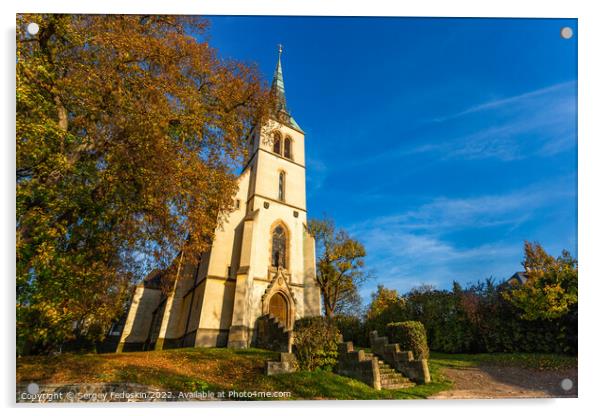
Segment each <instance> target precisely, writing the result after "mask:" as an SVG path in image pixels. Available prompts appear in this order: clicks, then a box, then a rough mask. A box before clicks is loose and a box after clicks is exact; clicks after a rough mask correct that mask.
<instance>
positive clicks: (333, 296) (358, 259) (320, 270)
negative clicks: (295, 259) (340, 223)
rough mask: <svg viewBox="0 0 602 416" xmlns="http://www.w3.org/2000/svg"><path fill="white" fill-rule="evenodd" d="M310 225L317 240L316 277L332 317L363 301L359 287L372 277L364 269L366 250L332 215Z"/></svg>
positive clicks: (327, 314) (329, 315)
mask: <svg viewBox="0 0 602 416" xmlns="http://www.w3.org/2000/svg"><path fill="white" fill-rule="evenodd" d="M308 229H309V233H310V234H311V235H312V236H313V237H314V238H315V240H316V252H317V257H318V258H317V262H316V263H317V264H316V269H317V271H316V274H317V275H316V280H317V283H318V285H319V287H320V292H321V294H322V301H323V303H324V313H325V315H326V316H328V317H330V318H332V317H334V315H335V314H336V313H342V312H345V311H348V310H349V309H350V308H349V306H350V305H351V306H356V305H358V303H360V302H359V294H358V291H357V289H358V287H359V286H360V285H361V284H363V283H364V282H365V280H366V279H367V278H368V273H367V272H366V270H365V269H364V257H365V256H366V250H365V249H364V246H363V245H362V244H361V243H360V242H359V241H357V240H354V239H353V238H351V237H350V236H349V234H348V233H347V232H346V231H345V230H342V229H337V228H336V227H335V224H334V222H333V221H332V220H330V219H322V220H317V219H312V220H310V221H309V223H308Z"/></svg>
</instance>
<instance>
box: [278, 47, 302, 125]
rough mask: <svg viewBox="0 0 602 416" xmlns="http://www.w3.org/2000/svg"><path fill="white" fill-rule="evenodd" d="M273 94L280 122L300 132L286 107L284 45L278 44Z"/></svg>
mask: <svg viewBox="0 0 602 416" xmlns="http://www.w3.org/2000/svg"><path fill="white" fill-rule="evenodd" d="M272 94H274V95H275V98H276V117H277V118H278V120H279V121H280V122H283V123H284V124H287V125H289V126H290V127H292V128H294V129H295V130H298V131H300V132H301V133H303V130H301V127H299V125H298V124H297V122H296V121H295V119H294V118H293V117H292V116H291V115H290V113H289V111H288V108H287V107H286V96H285V94H284V77H283V76H282V45H281V44H278V63H277V64H276V70H275V71H274V79H273V80H272Z"/></svg>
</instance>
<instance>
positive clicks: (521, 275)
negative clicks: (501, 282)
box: [507, 272, 529, 285]
mask: <svg viewBox="0 0 602 416" xmlns="http://www.w3.org/2000/svg"><path fill="white" fill-rule="evenodd" d="M527 280H529V276H527V273H525V272H516V273H514V274H513V275H512V276H510V278H509V279H508V280H507V283H512V282H513V281H516V282H517V283H519V284H521V285H524V284H525V283H527Z"/></svg>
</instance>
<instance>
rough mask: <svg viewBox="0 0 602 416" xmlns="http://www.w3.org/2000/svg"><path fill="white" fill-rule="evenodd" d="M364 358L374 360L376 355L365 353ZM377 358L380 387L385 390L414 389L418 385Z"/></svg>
mask: <svg viewBox="0 0 602 416" xmlns="http://www.w3.org/2000/svg"><path fill="white" fill-rule="evenodd" d="M364 357H366V358H369V359H372V358H374V354H373V353H370V352H364ZM376 358H377V362H378V373H379V374H380V386H381V388H383V389H387V390H393V389H405V388H408V387H413V386H415V385H416V384H415V383H413V382H412V381H411V380H410V379H409V378H407V377H404V376H403V374H401V373H399V372H397V371H395V369H394V368H392V367H391V366H390V365H389V364H387V363H386V362H384V361H383V360H381V359H380V358H378V357H376Z"/></svg>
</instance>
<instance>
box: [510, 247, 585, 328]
mask: <svg viewBox="0 0 602 416" xmlns="http://www.w3.org/2000/svg"><path fill="white" fill-rule="evenodd" d="M524 247H525V248H524V249H525V259H524V261H523V266H524V268H525V273H526V274H527V281H526V282H525V283H524V284H520V283H518V282H513V284H512V286H511V288H510V289H509V290H507V291H506V292H505V293H504V295H505V297H506V298H507V299H508V300H509V301H510V302H512V304H513V305H515V306H516V307H517V308H519V309H520V310H521V311H522V318H523V319H526V320H535V319H557V318H561V317H563V316H564V315H566V314H567V313H569V311H571V309H572V308H573V307H576V305H577V283H578V276H577V274H578V273H577V272H578V270H577V261H576V260H575V259H573V258H572V257H571V255H570V253H569V252H568V251H567V250H563V252H562V255H560V256H559V257H557V258H554V257H552V256H551V255H549V254H548V253H546V251H545V250H544V249H543V247H542V246H541V245H540V244H538V243H531V242H528V241H526V242H525V246H524Z"/></svg>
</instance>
